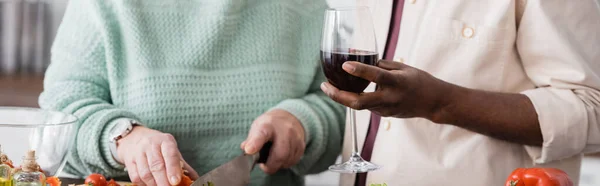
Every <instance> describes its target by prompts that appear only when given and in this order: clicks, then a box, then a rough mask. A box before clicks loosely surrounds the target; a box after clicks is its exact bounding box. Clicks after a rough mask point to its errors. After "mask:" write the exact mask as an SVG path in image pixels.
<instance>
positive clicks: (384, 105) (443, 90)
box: [321, 60, 452, 119]
mask: <svg viewBox="0 0 600 186" xmlns="http://www.w3.org/2000/svg"><path fill="white" fill-rule="evenodd" d="M342 68H343V69H344V70H345V71H346V72H348V73H350V74H352V75H354V76H357V77H361V78H363V79H366V80H369V81H371V82H374V83H376V84H377V90H376V91H375V92H370V93H361V94H356V93H352V92H347V91H341V90H338V89H337V88H336V87H334V86H333V85H331V84H329V83H323V84H322V85H321V89H322V90H323V92H325V93H326V94H327V95H328V96H329V97H330V98H331V99H333V100H334V101H336V102H338V103H340V104H343V105H345V106H348V107H350V108H353V109H357V110H363V109H368V110H370V111H372V112H374V113H377V114H379V115H381V116H391V117H398V118H409V117H424V118H428V119H431V118H433V117H434V115H435V114H436V112H437V111H438V110H439V109H440V108H442V107H444V106H445V105H446V104H447V103H448V101H447V99H449V98H447V97H448V96H444V95H445V94H448V93H449V91H450V90H452V88H451V87H452V85H451V84H449V83H446V82H444V81H442V80H439V79H437V78H435V77H433V76H431V75H430V74H428V73H426V72H424V71H421V70H419V69H416V68H413V67H410V66H408V65H405V64H402V63H399V62H393V61H384V60H382V61H379V64H378V67H377V66H370V65H365V64H362V63H358V62H346V63H344V64H343V65H342Z"/></svg>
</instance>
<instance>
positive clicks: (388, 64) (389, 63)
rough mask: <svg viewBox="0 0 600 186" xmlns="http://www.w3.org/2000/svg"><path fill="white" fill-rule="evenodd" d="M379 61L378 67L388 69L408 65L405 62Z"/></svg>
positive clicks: (399, 68) (397, 68) (396, 68)
mask: <svg viewBox="0 0 600 186" xmlns="http://www.w3.org/2000/svg"><path fill="white" fill-rule="evenodd" d="M378 63H379V64H377V66H378V67H380V68H383V69H386V70H402V69H403V68H404V67H406V65H405V64H403V63H400V62H395V61H388V60H380V61H379V62H378Z"/></svg>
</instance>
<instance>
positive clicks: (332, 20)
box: [321, 7, 380, 173]
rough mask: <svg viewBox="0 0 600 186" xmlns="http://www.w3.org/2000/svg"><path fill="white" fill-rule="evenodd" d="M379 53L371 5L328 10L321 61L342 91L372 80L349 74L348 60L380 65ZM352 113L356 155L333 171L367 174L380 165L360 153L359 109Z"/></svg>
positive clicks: (359, 88)
mask: <svg viewBox="0 0 600 186" xmlns="http://www.w3.org/2000/svg"><path fill="white" fill-rule="evenodd" d="M378 60H379V54H378V53H377V43H376V40H375V31H374V28H373V20H372V18H371V13H370V10H369V8H368V7H345V8H331V9H327V10H326V11H325V21H324V25H323V35H322V38H321V63H322V68H323V72H324V73H325V77H327V81H328V82H329V83H330V84H332V85H333V86H335V87H337V88H338V89H340V90H344V91H348V92H354V93H362V92H363V91H364V89H365V88H366V87H367V86H369V84H370V82H369V81H367V80H365V79H363V78H360V77H356V76H353V75H350V74H348V73H347V72H346V71H344V70H343V69H342V64H344V62H346V61H356V62H360V63H363V64H367V65H377V61H378ZM347 109H348V111H349V113H350V123H351V125H352V126H351V130H352V131H351V132H352V146H353V148H352V155H351V156H350V159H349V160H348V161H347V162H344V163H342V164H337V165H332V166H330V167H329V170H330V171H334V172H341V173H364V172H369V171H373V170H377V169H379V168H380V166H378V165H375V164H373V163H371V162H368V161H365V160H364V159H363V158H362V157H361V156H360V153H359V152H358V144H357V141H356V114H355V113H356V111H355V110H354V109H351V108H347Z"/></svg>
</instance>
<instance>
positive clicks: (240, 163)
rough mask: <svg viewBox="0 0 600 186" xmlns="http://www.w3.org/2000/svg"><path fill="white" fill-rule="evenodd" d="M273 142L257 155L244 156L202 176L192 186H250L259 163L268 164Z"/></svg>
mask: <svg viewBox="0 0 600 186" xmlns="http://www.w3.org/2000/svg"><path fill="white" fill-rule="evenodd" d="M271 146H272V142H267V143H265V144H264V145H263V148H262V149H261V150H260V152H259V153H257V154H253V155H250V154H242V155H239V156H237V157H235V158H234V159H233V160H231V161H229V162H227V163H225V164H223V165H221V166H219V167H217V168H215V169H213V170H211V171H210V172H208V173H206V174H204V175H202V176H200V178H198V179H197V180H196V181H194V183H192V185H191V186H245V185H248V184H250V172H251V171H252V170H253V169H254V166H255V165H256V164H258V163H266V162H267V158H268V156H269V151H270V150H271Z"/></svg>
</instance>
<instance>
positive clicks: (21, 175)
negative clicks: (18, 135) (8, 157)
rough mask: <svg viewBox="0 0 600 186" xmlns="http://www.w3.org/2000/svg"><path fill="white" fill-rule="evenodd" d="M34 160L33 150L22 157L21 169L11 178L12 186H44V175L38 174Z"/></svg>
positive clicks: (38, 170)
mask: <svg viewBox="0 0 600 186" xmlns="http://www.w3.org/2000/svg"><path fill="white" fill-rule="evenodd" d="M36 159H37V158H36V157H35V151H33V150H31V151H29V152H28V153H27V156H25V157H23V163H22V164H21V169H20V170H18V171H17V172H15V173H14V175H13V176H12V186H46V175H44V173H42V172H40V169H39V165H38V164H37V162H36Z"/></svg>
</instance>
